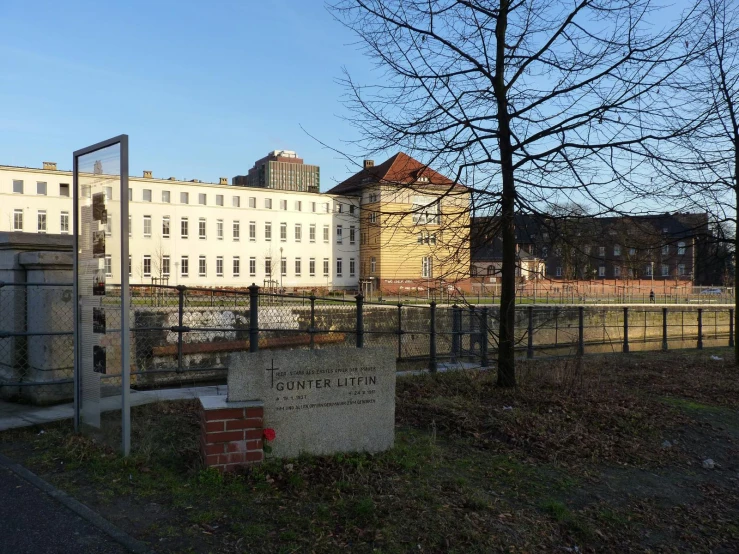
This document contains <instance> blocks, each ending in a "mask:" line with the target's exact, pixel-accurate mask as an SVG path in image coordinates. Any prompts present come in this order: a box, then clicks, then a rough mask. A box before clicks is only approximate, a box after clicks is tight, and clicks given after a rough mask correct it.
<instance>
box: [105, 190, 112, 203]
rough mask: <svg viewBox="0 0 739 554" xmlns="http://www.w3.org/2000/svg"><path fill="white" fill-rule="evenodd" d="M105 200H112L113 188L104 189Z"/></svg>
mask: <svg viewBox="0 0 739 554" xmlns="http://www.w3.org/2000/svg"><path fill="white" fill-rule="evenodd" d="M105 199H106V200H113V187H105Z"/></svg>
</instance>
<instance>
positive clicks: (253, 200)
mask: <svg viewBox="0 0 739 554" xmlns="http://www.w3.org/2000/svg"><path fill="white" fill-rule="evenodd" d="M249 207H250V208H256V207H257V199H256V197H255V196H250V197H249Z"/></svg>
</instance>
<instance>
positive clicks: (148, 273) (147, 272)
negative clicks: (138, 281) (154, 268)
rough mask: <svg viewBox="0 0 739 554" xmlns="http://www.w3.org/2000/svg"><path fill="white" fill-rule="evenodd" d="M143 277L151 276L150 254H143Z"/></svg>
mask: <svg viewBox="0 0 739 554" xmlns="http://www.w3.org/2000/svg"><path fill="white" fill-rule="evenodd" d="M144 277H151V256H144Z"/></svg>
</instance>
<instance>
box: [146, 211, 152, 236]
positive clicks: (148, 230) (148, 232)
mask: <svg viewBox="0 0 739 554" xmlns="http://www.w3.org/2000/svg"><path fill="white" fill-rule="evenodd" d="M144 236H145V237H150V236H151V216H150V215H145V216H144Z"/></svg>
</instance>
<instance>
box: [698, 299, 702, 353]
mask: <svg viewBox="0 0 739 554" xmlns="http://www.w3.org/2000/svg"><path fill="white" fill-rule="evenodd" d="M702 349H703V308H698V350H702Z"/></svg>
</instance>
